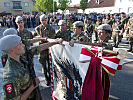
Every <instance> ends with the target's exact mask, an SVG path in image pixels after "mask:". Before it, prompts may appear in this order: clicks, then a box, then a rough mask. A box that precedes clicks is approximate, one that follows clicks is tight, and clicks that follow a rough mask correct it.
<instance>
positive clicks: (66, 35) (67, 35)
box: [55, 20, 71, 41]
mask: <svg viewBox="0 0 133 100" xmlns="http://www.w3.org/2000/svg"><path fill="white" fill-rule="evenodd" d="M58 25H59V27H60V29H59V30H58V31H57V33H56V35H55V38H62V39H63V40H64V41H70V40H71V32H70V31H69V30H68V29H67V27H66V21H65V20H60V21H59V23H58Z"/></svg>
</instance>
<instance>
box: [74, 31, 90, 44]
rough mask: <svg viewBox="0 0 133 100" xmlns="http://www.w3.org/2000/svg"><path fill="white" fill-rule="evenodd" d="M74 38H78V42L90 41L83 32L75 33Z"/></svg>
mask: <svg viewBox="0 0 133 100" xmlns="http://www.w3.org/2000/svg"><path fill="white" fill-rule="evenodd" d="M72 40H76V42H89V38H88V37H87V36H86V35H84V33H83V32H82V33H81V34H80V35H76V34H74V35H73V37H72Z"/></svg>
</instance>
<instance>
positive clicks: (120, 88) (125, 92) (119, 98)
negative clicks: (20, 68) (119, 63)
mask: <svg viewBox="0 0 133 100" xmlns="http://www.w3.org/2000/svg"><path fill="white" fill-rule="evenodd" d="M54 28H55V29H56V30H57V29H58V27H57V26H54ZM5 29H6V28H0V37H2V32H3V31H4V30H5ZM29 30H30V31H32V32H33V30H34V29H33V28H30V29H29ZM93 40H94V35H93ZM110 42H111V43H112V40H110ZM126 42H127V40H126V38H123V40H122V43H120V45H119V48H114V51H118V50H119V49H121V48H122V49H124V50H127V49H128V44H125V43H126ZM0 56H1V51H0ZM37 59H38V56H35V57H34V64H35V71H36V74H37V76H39V78H40V80H41V81H42V82H41V83H45V79H44V75H43V74H42V73H41V65H40V64H39V62H38V60H37ZM132 61H133V57H131V58H128V59H124V60H123V63H124V66H123V70H122V71H117V72H116V75H115V76H113V77H112V76H111V91H110V99H109V100H133V91H132V90H133V78H132V76H133V66H132V65H133V62H132ZM2 75H3V68H2V65H1V61H0V93H1V91H2ZM41 85H42V84H41ZM43 85H44V87H45V93H44V94H45V100H51V98H49V96H48V95H50V88H49V87H46V85H45V84H43ZM1 96H2V94H0V97H1ZM1 98H2V97H1ZM0 100H3V99H0Z"/></svg>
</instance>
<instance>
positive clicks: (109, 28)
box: [97, 24, 111, 31]
mask: <svg viewBox="0 0 133 100" xmlns="http://www.w3.org/2000/svg"><path fill="white" fill-rule="evenodd" d="M97 29H98V30H110V31H111V26H110V25H109V24H102V25H99V26H98V28H97Z"/></svg>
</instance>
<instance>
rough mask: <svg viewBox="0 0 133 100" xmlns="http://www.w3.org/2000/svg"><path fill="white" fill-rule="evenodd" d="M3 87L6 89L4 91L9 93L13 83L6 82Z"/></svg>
mask: <svg viewBox="0 0 133 100" xmlns="http://www.w3.org/2000/svg"><path fill="white" fill-rule="evenodd" d="M5 89H6V92H8V93H11V92H12V91H13V85H12V84H11V83H10V84H6V85H5Z"/></svg>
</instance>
